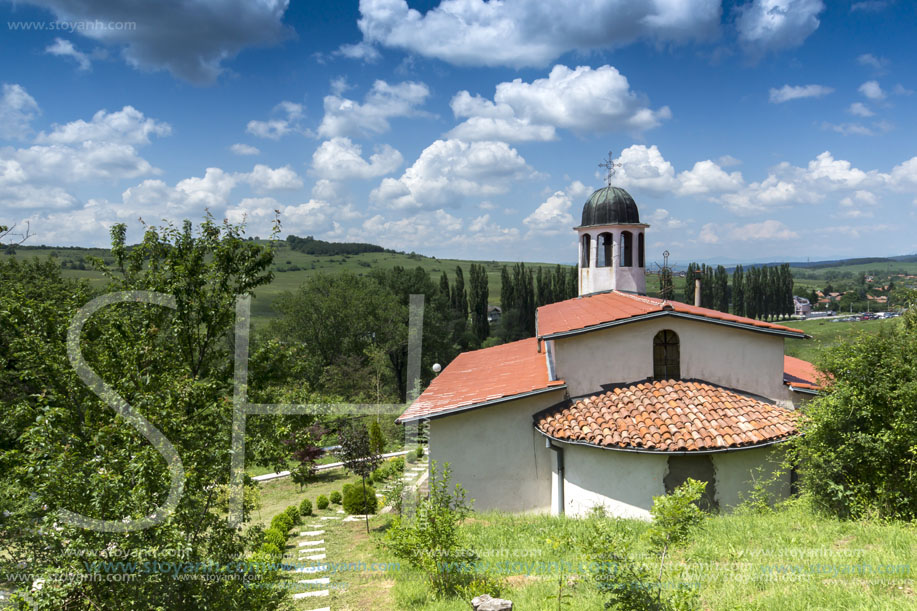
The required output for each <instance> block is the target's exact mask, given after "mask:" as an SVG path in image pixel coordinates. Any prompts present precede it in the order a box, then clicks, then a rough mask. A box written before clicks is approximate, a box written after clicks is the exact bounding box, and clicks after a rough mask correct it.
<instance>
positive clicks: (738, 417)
mask: <svg viewBox="0 0 917 611" xmlns="http://www.w3.org/2000/svg"><path fill="white" fill-rule="evenodd" d="M796 418H797V413H796V412H794V411H793V410H790V409H787V408H784V407H780V406H778V405H772V404H770V403H766V402H764V401H761V400H759V399H756V398H754V397H751V396H748V395H744V394H740V393H738V392H736V391H733V390H730V389H727V388H724V387H722V386H718V385H716V384H711V383H709V382H704V381H701V380H645V381H642V382H636V383H631V384H626V385H618V386H615V387H614V388H612V389H611V390H608V391H606V392H603V393H599V394H595V395H591V396H588V397H582V398H579V399H570V400H568V401H565V402H562V403H559V404H557V405H555V406H552V407H550V408H548V409H546V410H542V411H541V412H539V413H537V414H535V415H534V416H533V420H534V426H535V428H536V429H537V430H538V431H540V432H541V433H542V434H543V435H546V436H548V437H550V438H552V439H556V440H557V441H560V442H564V443H574V444H582V445H589V446H595V447H598V448H603V449H609V450H623V451H638V452H652V453H705V452H722V451H730V450H740V449H751V448H756V447H762V446H765V445H770V444H772V443H776V442H778V441H782V440H785V439H787V438H788V437H790V436H792V435H795V434H797V433H798V429H797V428H796Z"/></svg>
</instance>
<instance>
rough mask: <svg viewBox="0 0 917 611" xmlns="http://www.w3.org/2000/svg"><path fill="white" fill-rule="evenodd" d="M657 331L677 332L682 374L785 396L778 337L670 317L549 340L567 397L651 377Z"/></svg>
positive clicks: (748, 390) (779, 397) (762, 392)
mask: <svg viewBox="0 0 917 611" xmlns="http://www.w3.org/2000/svg"><path fill="white" fill-rule="evenodd" d="M663 329H671V330H673V331H675V332H676V333H677V334H678V338H679V343H680V351H681V377H682V378H697V379H700V380H705V381H707V382H711V383H713V384H719V385H721V386H725V387H727V388H734V389H738V390H742V391H745V392H748V393H751V394H756V395H760V396H763V397H767V398H769V399H773V400H775V401H777V400H782V401H785V400H786V397H787V391H786V388H785V387H784V385H783V338H782V337H780V336H778V335H768V334H765V333H756V332H752V331H745V330H743V329H736V328H734V327H726V326H721V325H716V324H711V323H704V322H697V321H693V320H686V319H679V318H675V317H674V316H665V317H661V318H656V319H651V320H647V321H644V322H636V323H629V324H625V325H619V326H616V327H611V328H609V329H604V330H601V331H592V332H590V333H583V334H581V335H574V336H571V337H566V338H557V339H555V340H554V350H555V353H554V354H555V357H554V358H555V366H556V371H557V376H558V377H559V378H560V379H562V380H564V381H566V383H567V387H568V388H569V393H570V395H571V396H580V395H585V394H589V393H597V392H602V385H603V384H616V383H625V382H635V381H638V380H643V379H646V378H648V377H650V376H652V375H653V337H654V336H655V335H656V333H658V332H659V331H661V330H663Z"/></svg>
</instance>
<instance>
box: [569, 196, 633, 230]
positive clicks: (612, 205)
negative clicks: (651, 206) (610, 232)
mask: <svg viewBox="0 0 917 611" xmlns="http://www.w3.org/2000/svg"><path fill="white" fill-rule="evenodd" d="M639 222H640V213H639V212H638V211H637V204H636V202H634V198H633V197H631V196H630V193H628V192H627V191H625V190H624V189H621V188H618V187H604V188H602V189H598V190H596V191H595V193H593V194H592V195H591V196H590V197H589V201H587V202H586V205H585V206H583V222H582V224H581V225H580V226H581V227H590V226H592V225H626V224H630V223H639Z"/></svg>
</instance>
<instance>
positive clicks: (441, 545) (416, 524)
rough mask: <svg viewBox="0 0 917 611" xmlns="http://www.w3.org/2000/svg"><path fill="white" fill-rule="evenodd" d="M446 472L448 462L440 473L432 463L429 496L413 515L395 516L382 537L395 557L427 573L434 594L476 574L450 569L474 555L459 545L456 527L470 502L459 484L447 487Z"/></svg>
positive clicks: (455, 588) (443, 592)
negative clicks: (450, 487)
mask: <svg viewBox="0 0 917 611" xmlns="http://www.w3.org/2000/svg"><path fill="white" fill-rule="evenodd" d="M408 456H411V454H409V455H408ZM449 473H450V470H449V465H448V464H446V465H445V466H444V467H443V469H442V474H441V475H440V473H439V472H438V469H437V467H436V463H435V462H434V463H433V464H432V465H431V467H430V493H429V495H428V496H427V498H425V499H422V500H421V501H420V502H419V503H418V504H417V508H416V511H415V513H414V516H413V518H407V517H404V516H399V517H396V518H395V519H394V521H393V522H392V525H391V527H390V528H389V529H388V531H386V533H385V540H384V541H385V546H386V547H387V548H388V549H389V550H390V551H391V552H392V553H393V554H394V555H395V556H397V557H398V558H401V559H403V560H406V561H407V562H408V563H409V564H411V565H412V566H414V567H416V568H418V569H420V570H421V571H423V572H424V573H426V575H427V578H428V579H429V580H430V583H431V585H432V586H433V589H434V591H435V592H436V593H437V595H450V594H454V593H455V592H457V591H458V590H459V589H460V588H461V587H462V586H463V585H465V584H467V583H468V582H471V581H474V580H475V577H476V576H475V575H474V574H471V573H463V572H462V571H456V570H454V568H453V567H455V566H467V565H463V564H462V563H469V564H473V563H474V562H475V560H476V559H477V557H476V556H475V554H474V552H472V551H471V550H469V549H466V548H464V547H463V546H462V544H461V543H462V542H461V540H460V533H461V531H460V528H459V527H460V525H461V523H462V522H463V521H464V520H465V518H466V517H468V515H469V514H470V513H471V504H470V501H466V499H465V490H464V489H463V488H462V487H461V486H460V485H456V486H455V488H454V489H453V490H450V489H449Z"/></svg>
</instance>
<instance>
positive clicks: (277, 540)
mask: <svg viewBox="0 0 917 611" xmlns="http://www.w3.org/2000/svg"><path fill="white" fill-rule="evenodd" d="M264 542H265V543H266V544H268V545H274V546H276V547H277V549H283V548H284V547H286V545H287V535H286V533H282V532H280V531H279V530H277V529H276V528H268V529H267V530H266V531H264Z"/></svg>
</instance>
